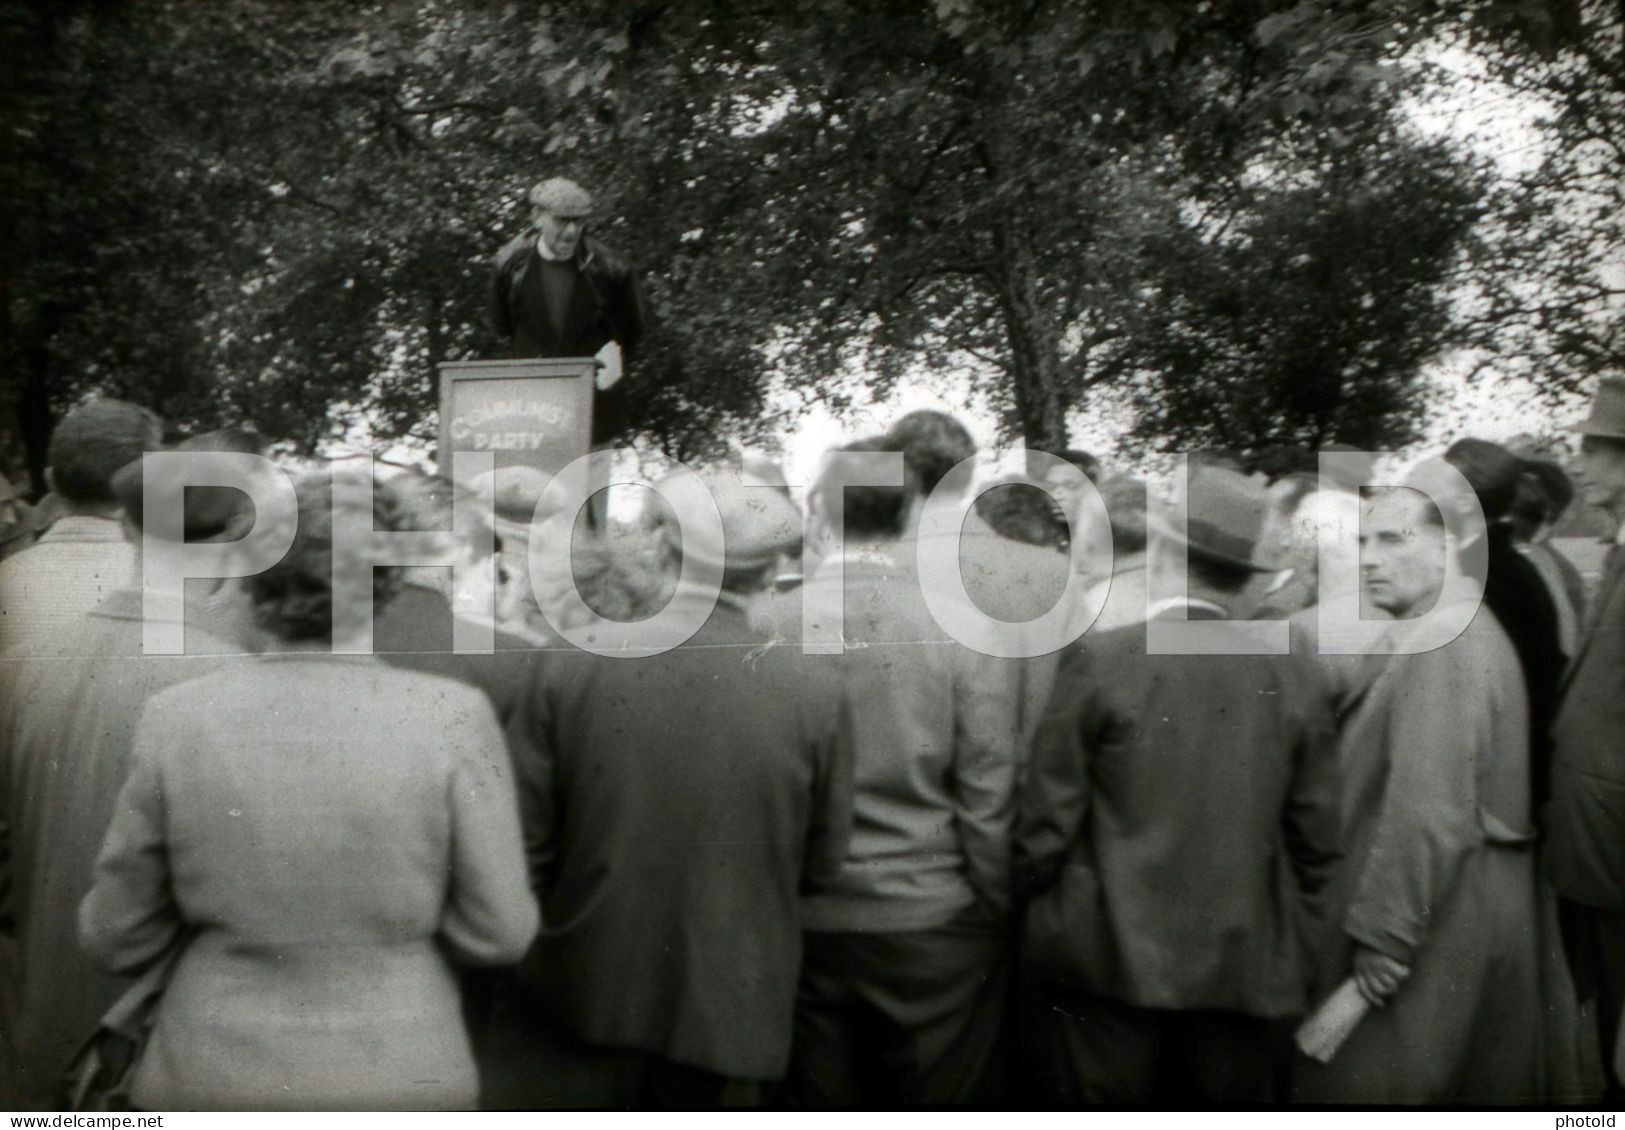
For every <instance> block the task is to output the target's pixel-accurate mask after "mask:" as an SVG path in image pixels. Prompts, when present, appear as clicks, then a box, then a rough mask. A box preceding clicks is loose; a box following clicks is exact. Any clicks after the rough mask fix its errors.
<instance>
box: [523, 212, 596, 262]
mask: <svg viewBox="0 0 1625 1130" xmlns="http://www.w3.org/2000/svg"><path fill="white" fill-rule="evenodd" d="M531 218H532V219H534V220H535V221H536V227H537V228H538V229H539V230H540V231H541V233H542V242H544V243H546V244H547V249H548V250H549V251H551V252H552V253H553V254H555V255H557V256H559V257H561V258H568V257H569V256H571V255H574V254H575V253H576V244H577V243H579V242H581V233H582V232H584V231H585V230H586V229H587V221H586V218H585V217H582V216H558V215H555V214H554V213H552V212H549V211H547V210H546V209H543V208H536V209H533V210H532V212H531Z"/></svg>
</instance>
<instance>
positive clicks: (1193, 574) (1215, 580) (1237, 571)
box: [1186, 550, 1253, 596]
mask: <svg viewBox="0 0 1625 1130" xmlns="http://www.w3.org/2000/svg"><path fill="white" fill-rule="evenodd" d="M1186 566H1187V569H1186V575H1187V576H1188V577H1189V578H1190V580H1192V581H1194V582H1196V583H1197V584H1200V585H1203V586H1204V587H1206V588H1209V589H1212V590H1213V591H1215V592H1219V593H1223V594H1224V595H1225V596H1234V595H1235V594H1236V593H1238V592H1240V591H1241V590H1242V589H1244V588H1246V587H1247V582H1249V581H1251V580H1252V579H1253V571H1252V570H1251V569H1243V568H1242V567H1241V566H1239V565H1228V564H1226V563H1224V562H1222V561H1215V560H1213V559H1212V558H1211V557H1204V556H1203V555H1202V554H1200V553H1197V552H1195V551H1194V550H1193V551H1191V552H1190V553H1188V554H1187V555H1186Z"/></svg>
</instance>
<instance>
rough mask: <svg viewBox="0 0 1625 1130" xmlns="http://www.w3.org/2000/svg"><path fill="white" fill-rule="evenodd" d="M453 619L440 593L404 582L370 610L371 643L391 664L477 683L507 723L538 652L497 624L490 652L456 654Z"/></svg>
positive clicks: (536, 659)
mask: <svg viewBox="0 0 1625 1130" xmlns="http://www.w3.org/2000/svg"><path fill="white" fill-rule="evenodd" d="M454 620H455V616H454V614H453V612H452V610H451V604H450V602H449V601H447V600H446V598H445V595H444V594H442V593H440V592H437V591H435V590H434V589H430V588H425V587H423V586H422V585H415V584H412V583H411V582H408V583H406V584H404V585H402V586H401V590H400V592H398V593H397V594H396V595H395V598H394V599H393V600H391V601H390V602H389V603H388V604H386V605H385V606H384V607H383V608H381V609H378V610H377V611H376V612H375V613H374V617H373V625H372V649H373V651H374V652H375V653H377V655H378V657H379V658H380V659H382V660H383V661H384V662H385V663H388V664H390V665H391V666H395V667H405V668H407V669H408V670H412V671H422V672H423V673H425V674H428V675H441V676H444V677H445V678H448V679H456V680H457V681H458V682H460V683H467V684H469V685H470V686H473V687H478V688H479V689H480V690H482V691H484V692H485V696H486V697H487V698H489V699H490V700H491V706H492V707H493V708H494V709H495V710H496V714H497V721H499V722H500V723H502V725H504V726H506V725H507V724H508V721H509V719H510V718H512V717H513V713H514V710H515V708H516V707H517V705H518V703H519V702H520V701H521V700H522V699H523V697H524V695H525V694H526V693H527V692H528V690H529V687H530V683H531V680H532V679H533V678H534V675H533V668H534V666H535V664H536V663H537V662H539V661H540V659H541V656H542V652H541V651H539V650H537V649H535V648H532V647H530V646H529V645H528V644H527V643H526V642H525V641H524V640H521V639H519V638H518V637H516V636H512V635H509V634H508V633H507V632H505V631H503V630H502V629H501V628H497V629H496V630H495V631H494V632H493V633H492V635H493V639H492V644H493V646H492V651H491V654H489V655H477V654H472V655H459V654H458V653H457V652H455V651H453V650H452V646H453V644H452V630H453V622H454Z"/></svg>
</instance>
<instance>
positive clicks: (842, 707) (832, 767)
mask: <svg viewBox="0 0 1625 1130" xmlns="http://www.w3.org/2000/svg"><path fill="white" fill-rule="evenodd" d="M834 701H835V708H834V710H833V711H832V712H824V713H823V719H822V724H820V725H817V727H816V730H815V732H814V734H813V736H812V745H813V765H814V778H813V803H812V819H811V821H810V823H809V825H808V828H807V857H806V865H805V866H804V867H803V869H802V870H803V876H804V880H803V881H804V882H805V883H807V884H809V885H813V884H820V883H828V882H831V881H833V880H834V879H835V877H836V876H838V875H839V874H840V873H841V868H842V867H844V866H845V864H846V854H847V849H848V848H849V847H850V845H851V840H852V773H853V757H854V750H855V743H856V737H855V735H854V732H853V723H852V706H851V703H850V702H848V701H847V698H846V695H845V694H840V695H838V696H837V697H836V698H835V700H834Z"/></svg>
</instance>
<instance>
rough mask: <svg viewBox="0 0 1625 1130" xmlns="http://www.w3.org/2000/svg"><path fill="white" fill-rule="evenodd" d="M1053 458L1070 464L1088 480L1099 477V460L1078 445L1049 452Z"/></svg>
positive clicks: (1094, 480)
mask: <svg viewBox="0 0 1625 1130" xmlns="http://www.w3.org/2000/svg"><path fill="white" fill-rule="evenodd" d="M1050 454H1051V455H1053V456H1055V458H1057V459H1060V460H1062V461H1064V462H1067V463H1070V464H1072V466H1074V467H1076V468H1077V469H1078V470H1080V471H1082V472H1083V477H1084V478H1086V479H1088V480H1089V481H1090V482H1097V481H1098V480H1099V478H1100V460H1098V459H1096V458H1095V457H1094V456H1093V455H1090V454H1089V453H1088V452H1087V451H1084V450H1083V449H1082V448H1078V447H1063V448H1062V449H1061V450H1059V451H1052V452H1050Z"/></svg>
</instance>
